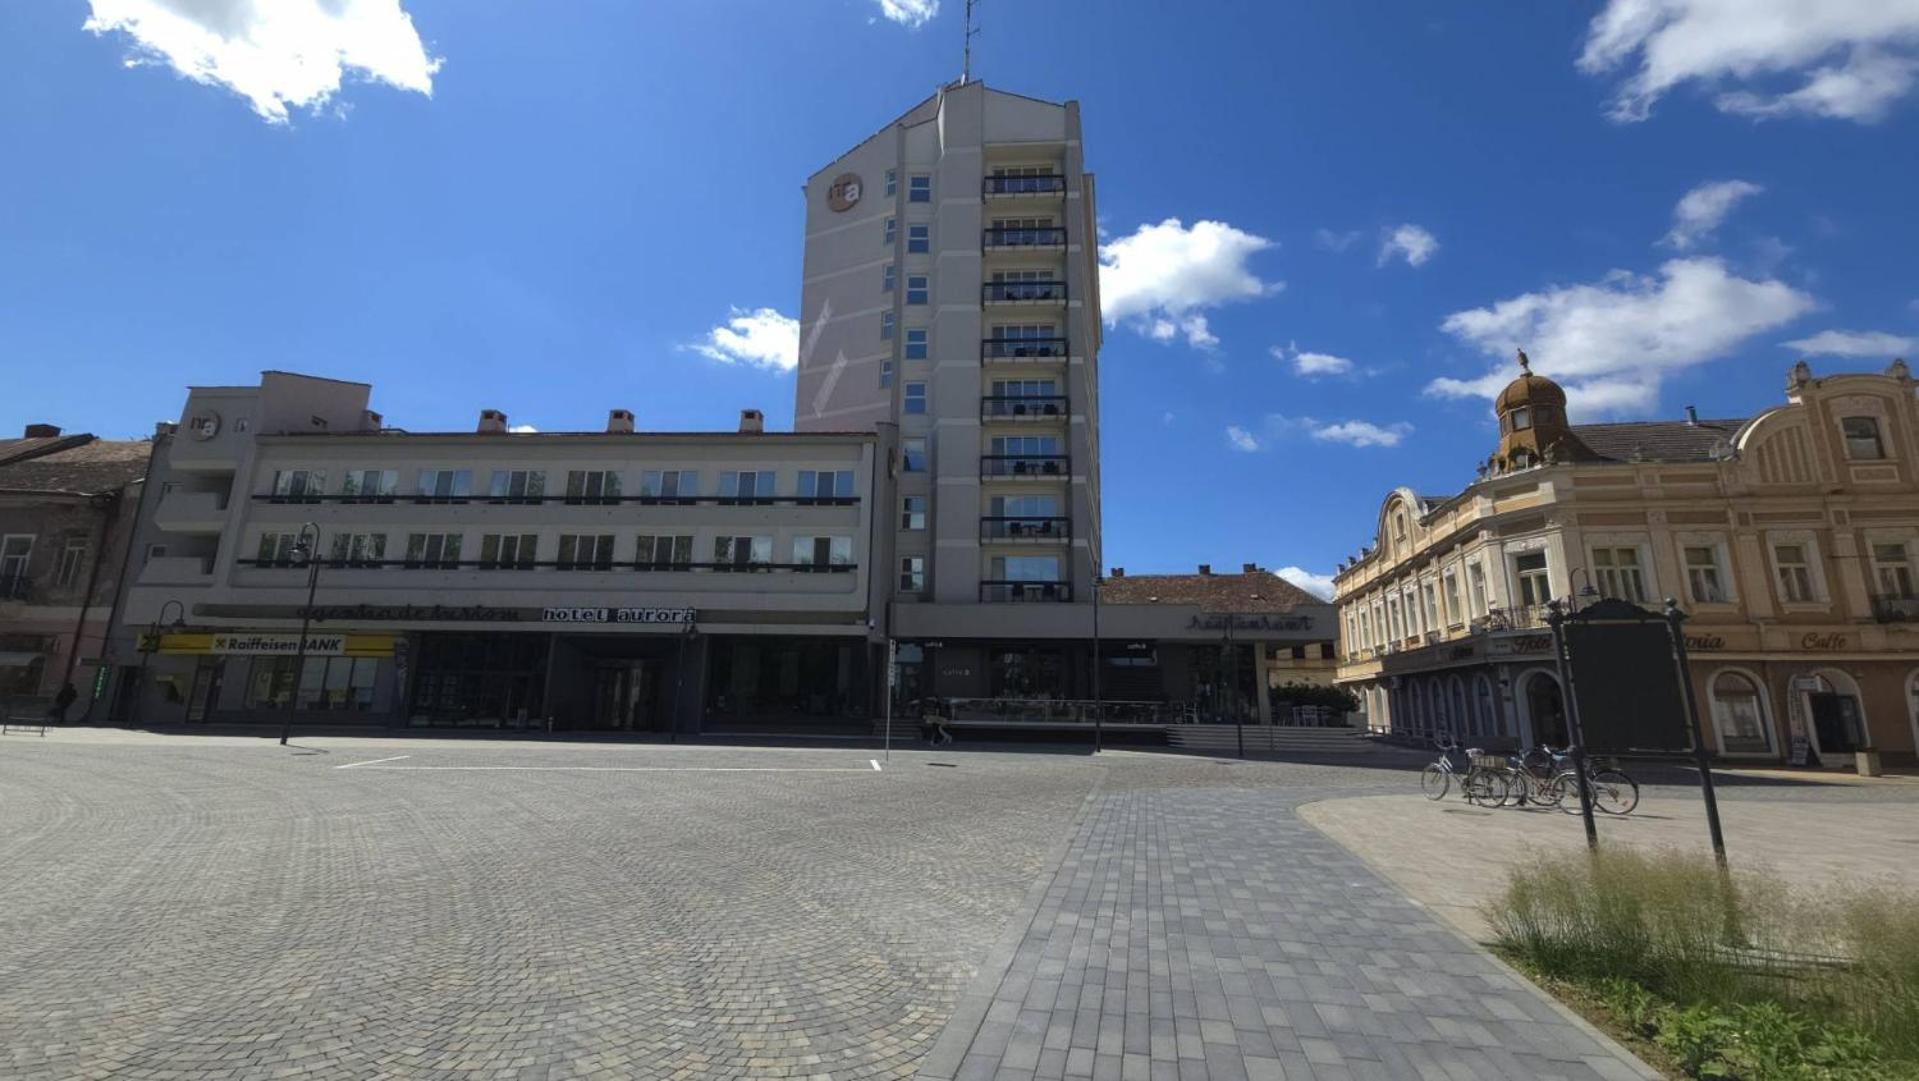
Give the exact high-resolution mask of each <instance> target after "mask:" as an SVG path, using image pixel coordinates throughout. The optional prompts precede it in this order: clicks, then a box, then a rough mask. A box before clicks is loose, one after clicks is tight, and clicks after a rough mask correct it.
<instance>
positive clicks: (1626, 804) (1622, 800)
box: [1592, 769, 1639, 815]
mask: <svg viewBox="0 0 1919 1081" xmlns="http://www.w3.org/2000/svg"><path fill="white" fill-rule="evenodd" d="M1592 786H1593V806H1594V807H1597V808H1599V809H1600V810H1602V811H1604V812H1606V813H1607V814H1609V815H1628V814H1631V813H1632V812H1633V808H1635V807H1637V806H1639V782H1637V781H1635V780H1633V779H1632V778H1631V777H1628V776H1626V775H1625V774H1624V773H1622V772H1620V771H1619V770H1616V769H1602V770H1600V771H1599V772H1598V773H1595V774H1593V779H1592Z"/></svg>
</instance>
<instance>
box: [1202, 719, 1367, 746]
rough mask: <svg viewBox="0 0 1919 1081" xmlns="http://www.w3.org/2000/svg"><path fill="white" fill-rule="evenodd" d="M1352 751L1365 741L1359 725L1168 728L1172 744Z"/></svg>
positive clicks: (1252, 725)
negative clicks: (1346, 726) (1334, 726)
mask: <svg viewBox="0 0 1919 1081" xmlns="http://www.w3.org/2000/svg"><path fill="white" fill-rule="evenodd" d="M1242 739H1243V740H1244V742H1245V746H1246V749H1247V750H1249V751H1251V750H1259V751H1303V752H1314V751H1325V752H1336V751H1350V750H1358V749H1359V748H1360V747H1361V746H1362V745H1363V744H1362V743H1361V741H1360V738H1359V730H1358V729H1356V728H1292V727H1288V726H1285V725H1256V724H1249V725H1246V726H1245V728H1244V729H1243V730H1242V729H1241V728H1240V727H1239V726H1237V725H1230V724H1176V725H1172V726H1170V727H1168V728H1167V729H1166V742H1167V744H1168V745H1169V746H1173V747H1184V748H1191V749H1194V750H1208V751H1217V750H1237V749H1238V748H1239V746H1240V743H1241V740H1242Z"/></svg>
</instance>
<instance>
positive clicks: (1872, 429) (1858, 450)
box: [1839, 417, 1886, 462]
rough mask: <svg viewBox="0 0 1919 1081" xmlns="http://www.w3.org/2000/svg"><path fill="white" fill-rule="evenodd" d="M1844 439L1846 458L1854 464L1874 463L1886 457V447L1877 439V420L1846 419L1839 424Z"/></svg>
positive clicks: (1870, 418) (1864, 418)
mask: <svg viewBox="0 0 1919 1081" xmlns="http://www.w3.org/2000/svg"><path fill="white" fill-rule="evenodd" d="M1839 428H1840V430H1841V431H1842V432H1844V433H1845V437H1846V457H1847V458H1850V459H1851V460H1853V461H1855V462H1876V461H1878V460H1880V459H1881V458H1884V457H1885V456H1886V445H1885V443H1884V441H1882V440H1881V439H1880V438H1879V418H1877V417H1846V418H1844V419H1843V420H1841V421H1840V422H1839Z"/></svg>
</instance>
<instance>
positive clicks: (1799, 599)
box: [1772, 544, 1816, 604]
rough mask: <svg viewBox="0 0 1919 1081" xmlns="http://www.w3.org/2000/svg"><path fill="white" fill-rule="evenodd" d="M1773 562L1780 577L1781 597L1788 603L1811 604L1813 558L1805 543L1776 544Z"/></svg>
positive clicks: (1813, 598)
mask: <svg viewBox="0 0 1919 1081" xmlns="http://www.w3.org/2000/svg"><path fill="white" fill-rule="evenodd" d="M1772 562H1773V568H1774V571H1775V573H1776V574H1777V576H1778V579H1779V599H1781V600H1783V601H1785V602H1786V603H1788V604H1811V603H1812V602H1813V601H1814V600H1815V599H1816V598H1815V595H1814V593H1813V589H1812V560H1811V558H1810V556H1809V554H1808V552H1807V550H1806V546H1805V545H1804V544H1775V545H1773V546H1772Z"/></svg>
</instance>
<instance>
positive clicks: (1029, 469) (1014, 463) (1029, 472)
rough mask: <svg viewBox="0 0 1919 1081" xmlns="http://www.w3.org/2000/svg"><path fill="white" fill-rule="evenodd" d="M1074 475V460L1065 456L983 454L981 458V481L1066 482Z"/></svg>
mask: <svg viewBox="0 0 1919 1081" xmlns="http://www.w3.org/2000/svg"><path fill="white" fill-rule="evenodd" d="M1072 473H1073V464H1072V459H1071V458H1069V457H1067V456H1066V455H1064V454H982V455H980V456H979V475H980V479H981V480H986V479H989V478H991V479H996V480H1065V479H1066V478H1067V477H1069V476H1071V475H1072Z"/></svg>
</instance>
